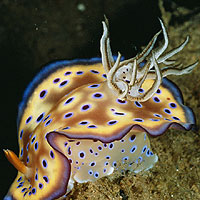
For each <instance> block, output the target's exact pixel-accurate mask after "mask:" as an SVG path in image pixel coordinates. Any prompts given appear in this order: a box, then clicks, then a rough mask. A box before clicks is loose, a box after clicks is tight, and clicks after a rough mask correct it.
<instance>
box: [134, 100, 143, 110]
mask: <svg viewBox="0 0 200 200" xmlns="http://www.w3.org/2000/svg"><path fill="white" fill-rule="evenodd" d="M134 103H135V105H136V106H137V107H138V108H142V104H141V103H139V102H138V101H134Z"/></svg>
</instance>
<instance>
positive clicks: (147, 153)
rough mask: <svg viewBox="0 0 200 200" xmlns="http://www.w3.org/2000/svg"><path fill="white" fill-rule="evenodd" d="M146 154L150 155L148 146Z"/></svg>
mask: <svg viewBox="0 0 200 200" xmlns="http://www.w3.org/2000/svg"><path fill="white" fill-rule="evenodd" d="M146 156H147V157H149V156H150V150H149V148H148V149H147V151H146Z"/></svg>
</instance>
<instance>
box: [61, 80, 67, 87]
mask: <svg viewBox="0 0 200 200" xmlns="http://www.w3.org/2000/svg"><path fill="white" fill-rule="evenodd" d="M68 82H69V81H68V80H65V81H62V82H61V83H60V85H59V88H62V87H64V86H65V85H67V84H68Z"/></svg>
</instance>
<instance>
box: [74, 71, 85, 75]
mask: <svg viewBox="0 0 200 200" xmlns="http://www.w3.org/2000/svg"><path fill="white" fill-rule="evenodd" d="M83 73H84V72H83V71H78V72H76V75H82V74H83Z"/></svg>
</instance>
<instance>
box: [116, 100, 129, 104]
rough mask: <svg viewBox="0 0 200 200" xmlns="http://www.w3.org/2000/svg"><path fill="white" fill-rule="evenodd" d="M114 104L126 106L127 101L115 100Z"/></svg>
mask: <svg viewBox="0 0 200 200" xmlns="http://www.w3.org/2000/svg"><path fill="white" fill-rule="evenodd" d="M116 102H117V103H118V104H122V105H125V104H127V101H122V100H120V99H116Z"/></svg>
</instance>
